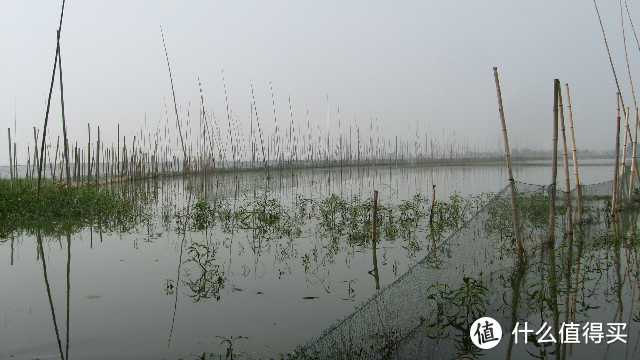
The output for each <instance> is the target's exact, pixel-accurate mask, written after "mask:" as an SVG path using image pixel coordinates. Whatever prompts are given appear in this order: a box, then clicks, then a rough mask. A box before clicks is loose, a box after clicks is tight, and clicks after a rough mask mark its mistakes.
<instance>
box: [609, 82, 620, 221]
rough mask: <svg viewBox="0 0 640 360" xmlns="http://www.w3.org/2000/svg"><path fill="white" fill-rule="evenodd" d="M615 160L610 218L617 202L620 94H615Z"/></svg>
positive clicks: (613, 215) (613, 214)
mask: <svg viewBox="0 0 640 360" xmlns="http://www.w3.org/2000/svg"><path fill="white" fill-rule="evenodd" d="M615 151H616V160H615V162H616V163H615V168H614V171H613V198H612V200H611V217H615V214H616V209H617V202H618V162H619V160H620V93H617V94H616V147H615Z"/></svg>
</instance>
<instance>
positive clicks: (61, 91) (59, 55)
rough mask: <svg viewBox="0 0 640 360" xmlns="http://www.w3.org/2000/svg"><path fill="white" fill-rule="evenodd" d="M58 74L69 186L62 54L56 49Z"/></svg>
mask: <svg viewBox="0 0 640 360" xmlns="http://www.w3.org/2000/svg"><path fill="white" fill-rule="evenodd" d="M58 65H59V66H58V67H59V71H58V75H59V78H60V105H61V109H62V110H61V111H62V136H63V137H64V156H65V161H66V163H67V186H68V187H70V186H71V165H69V141H68V138H67V121H66V118H65V116H64V85H63V83H62V54H61V52H60V51H58Z"/></svg>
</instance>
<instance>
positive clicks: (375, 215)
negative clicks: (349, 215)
mask: <svg viewBox="0 0 640 360" xmlns="http://www.w3.org/2000/svg"><path fill="white" fill-rule="evenodd" d="M372 213H373V215H372V220H371V248H372V251H373V270H372V272H373V273H371V272H369V273H370V274H371V275H373V277H374V278H375V280H376V290H380V276H378V254H377V248H376V225H377V223H378V220H377V219H378V190H374V191H373V209H372Z"/></svg>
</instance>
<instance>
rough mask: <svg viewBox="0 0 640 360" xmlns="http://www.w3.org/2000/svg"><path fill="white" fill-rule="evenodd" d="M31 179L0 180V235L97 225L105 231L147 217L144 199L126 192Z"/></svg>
mask: <svg viewBox="0 0 640 360" xmlns="http://www.w3.org/2000/svg"><path fill="white" fill-rule="evenodd" d="M36 192H37V184H36V183H35V182H33V181H30V180H27V179H17V180H14V181H13V186H12V185H11V183H10V181H9V180H6V179H0V238H6V237H8V236H10V235H11V234H15V233H16V232H27V233H31V232H33V231H35V229H40V230H43V231H44V233H45V235H55V234H63V233H68V232H69V231H77V230H80V229H82V228H84V227H88V226H91V225H97V226H99V227H100V229H102V230H104V231H110V230H119V231H127V230H128V229H130V228H132V227H133V226H135V225H136V224H137V223H138V222H139V221H140V219H141V217H143V216H144V214H143V212H142V211H141V210H142V207H141V206H140V205H141V201H143V200H142V198H141V197H137V198H136V199H135V200H134V199H133V198H131V197H128V196H126V195H125V194H124V193H123V192H122V191H119V190H115V189H106V188H102V189H101V188H99V187H96V186H85V187H67V186H66V185H64V184H61V183H56V182H52V181H43V183H42V185H41V189H40V197H39V198H38V197H37V194H36Z"/></svg>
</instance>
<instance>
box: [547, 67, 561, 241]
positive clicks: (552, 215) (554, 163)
mask: <svg viewBox="0 0 640 360" xmlns="http://www.w3.org/2000/svg"><path fill="white" fill-rule="evenodd" d="M558 92H560V80H558V79H555V80H554V82H553V93H554V95H553V146H552V148H551V185H550V194H549V197H550V199H549V236H548V239H547V245H549V246H550V247H552V246H553V244H554V242H555V227H556V180H557V178H558Z"/></svg>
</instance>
